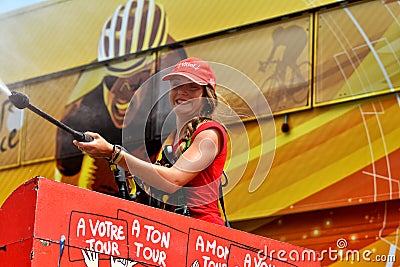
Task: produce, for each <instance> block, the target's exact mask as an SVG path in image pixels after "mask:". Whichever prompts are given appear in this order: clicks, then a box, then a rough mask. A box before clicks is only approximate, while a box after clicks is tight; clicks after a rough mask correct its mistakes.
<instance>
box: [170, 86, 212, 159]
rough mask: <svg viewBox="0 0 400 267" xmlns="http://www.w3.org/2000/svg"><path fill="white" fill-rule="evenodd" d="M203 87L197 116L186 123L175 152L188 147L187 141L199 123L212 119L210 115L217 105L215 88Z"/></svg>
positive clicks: (180, 151) (181, 151)
mask: <svg viewBox="0 0 400 267" xmlns="http://www.w3.org/2000/svg"><path fill="white" fill-rule="evenodd" d="M203 88H204V89H203V99H205V103H204V106H203V108H202V109H201V111H200V113H199V116H197V117H195V118H193V119H191V120H190V121H188V122H187V123H186V127H185V131H184V136H183V138H182V142H181V143H180V145H179V149H178V151H177V153H183V152H184V151H185V150H186V149H187V148H188V142H189V140H190V139H191V138H192V135H193V133H194V132H195V131H196V129H197V127H198V126H199V125H200V124H202V123H204V122H207V121H211V120H212V118H211V115H212V113H213V112H214V110H215V108H216V107H217V104H218V101H217V100H218V97H217V94H216V93H215V90H214V89H212V88H211V87H209V86H204V87H203Z"/></svg>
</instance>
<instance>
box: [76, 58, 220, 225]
mask: <svg viewBox="0 0 400 267" xmlns="http://www.w3.org/2000/svg"><path fill="white" fill-rule="evenodd" d="M162 80H164V81H168V80H169V81H170V86H171V90H170V92H169V100H170V105H171V107H172V109H173V111H174V112H175V114H176V129H175V131H173V132H172V133H171V135H170V138H168V139H170V140H171V144H168V147H169V148H170V150H171V151H170V155H172V156H171V158H169V160H168V161H169V163H170V164H169V166H167V165H165V166H163V164H162V162H163V161H162V160H161V159H160V160H159V161H158V162H157V163H158V164H151V163H149V162H145V161H143V160H140V159H139V158H137V157H135V156H133V155H132V154H129V153H128V152H127V151H126V150H124V149H123V148H122V147H120V146H118V145H112V144H111V143H109V142H107V141H106V140H105V139H104V138H103V137H102V136H100V135H99V134H97V133H92V132H89V133H87V134H88V135H90V136H92V137H93V138H94V140H93V141H92V142H88V143H84V142H78V141H76V140H75V141H74V144H75V145H76V146H77V147H78V148H79V149H81V150H83V151H85V152H86V153H88V155H89V156H91V157H93V158H105V159H107V160H108V162H109V164H110V167H111V168H112V169H115V168H116V165H117V164H118V165H119V166H121V167H122V168H124V169H125V170H129V171H130V173H132V174H133V175H134V176H135V177H137V180H140V181H141V182H138V183H139V184H142V185H143V184H146V188H149V187H150V188H154V189H155V190H154V191H155V192H157V195H156V196H157V197H158V198H157V201H156V202H157V203H163V204H159V205H158V206H157V207H167V205H166V204H167V200H168V199H169V198H171V199H174V198H177V199H179V201H180V202H179V203H174V205H172V206H173V209H171V210H170V211H175V212H177V210H179V211H182V212H181V213H182V214H185V215H190V216H192V217H194V218H198V219H202V220H205V221H209V222H213V223H216V224H220V225H225V222H224V220H223V219H222V217H221V213H220V210H219V207H218V201H219V197H220V191H219V190H220V186H221V176H222V174H223V168H224V165H225V162H226V156H227V134H226V131H225V129H224V127H223V126H222V125H221V124H219V123H218V122H216V121H213V120H212V118H211V115H212V113H213V111H214V109H215V108H216V106H217V94H216V92H215V88H216V78H215V74H214V72H213V70H212V69H211V67H210V65H209V64H208V62H206V61H203V60H201V59H198V58H187V59H185V60H182V61H180V62H178V63H177V64H176V65H175V67H174V69H173V71H172V72H171V73H170V74H168V75H165V76H164V77H163V78H162ZM162 151H164V149H162ZM161 154H162V153H161ZM171 163H172V164H171ZM171 165H172V166H171ZM160 191H162V192H165V194H160V193H159V192H160ZM146 192H148V191H146ZM151 194H152V193H151ZM165 195H167V197H168V198H167V199H164V197H160V196H165ZM151 196H152V197H153V198H156V197H155V195H153V194H152V195H151ZM168 207H170V205H168Z"/></svg>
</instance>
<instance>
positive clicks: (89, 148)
mask: <svg viewBox="0 0 400 267" xmlns="http://www.w3.org/2000/svg"><path fill="white" fill-rule="evenodd" d="M85 134H87V135H89V136H91V137H93V141H91V142H78V141H76V140H74V141H73V143H74V145H75V146H76V147H77V148H78V149H79V150H81V151H83V152H86V153H87V154H88V155H89V156H90V157H92V158H110V156H111V154H112V150H113V145H112V144H110V143H108V142H107V141H106V140H105V139H104V138H103V137H102V136H100V135H99V134H98V133H93V132H85Z"/></svg>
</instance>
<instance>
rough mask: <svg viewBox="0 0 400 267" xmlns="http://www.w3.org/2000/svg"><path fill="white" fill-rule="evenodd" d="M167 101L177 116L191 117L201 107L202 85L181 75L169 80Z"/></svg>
mask: <svg viewBox="0 0 400 267" xmlns="http://www.w3.org/2000/svg"><path fill="white" fill-rule="evenodd" d="M170 83H171V91H170V93H169V101H170V104H171V107H172V109H173V110H174V112H175V113H176V115H177V116H178V117H187V118H192V117H194V116H198V115H199V112H200V110H201V109H202V108H203V105H204V104H203V95H204V88H203V86H201V85H199V84H197V83H194V82H192V81H191V80H189V79H188V78H185V77H182V76H176V77H173V78H172V79H171V80H170Z"/></svg>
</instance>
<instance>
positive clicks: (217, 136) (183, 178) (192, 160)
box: [74, 128, 222, 193]
mask: <svg viewBox="0 0 400 267" xmlns="http://www.w3.org/2000/svg"><path fill="white" fill-rule="evenodd" d="M87 134H88V135H90V136H92V137H93V138H94V140H93V141H92V142H88V143H85V142H78V141H76V140H74V144H75V145H76V146H77V147H78V148H80V149H81V150H83V151H85V152H86V153H88V154H89V156H91V157H93V158H109V157H110V155H111V153H112V150H113V145H112V144H110V143H108V142H107V141H106V140H105V139H104V138H103V137H101V136H100V135H99V134H97V133H92V132H87ZM221 143H222V136H221V133H220V132H219V131H218V130H216V129H213V128H211V129H207V130H204V131H202V132H200V133H199V134H198V135H197V136H196V138H195V139H194V140H193V142H192V144H191V145H190V146H189V148H188V149H187V150H186V151H185V153H183V155H182V156H181V157H180V158H179V159H178V160H177V162H176V163H175V164H174V165H173V166H172V167H171V168H167V167H164V166H160V165H154V164H151V163H149V162H146V161H143V160H140V159H138V158H136V157H134V156H132V155H131V154H129V153H126V152H125V153H123V157H122V159H121V161H120V162H118V165H120V166H122V167H123V168H124V169H125V170H129V171H130V172H131V173H132V174H134V175H136V176H137V177H139V178H140V179H141V180H143V181H145V182H146V183H147V184H149V185H151V186H153V187H155V188H157V189H159V190H162V191H165V192H167V193H173V192H175V191H176V190H178V189H179V188H180V187H181V186H184V185H185V184H187V183H188V182H189V181H191V180H192V179H193V178H194V177H196V176H197V175H198V174H199V172H201V171H202V170H204V169H205V168H207V167H208V166H209V165H210V164H211V163H212V162H213V161H214V159H215V157H216V155H217V154H218V153H219V150H220V148H219V147H220V144H221Z"/></svg>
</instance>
